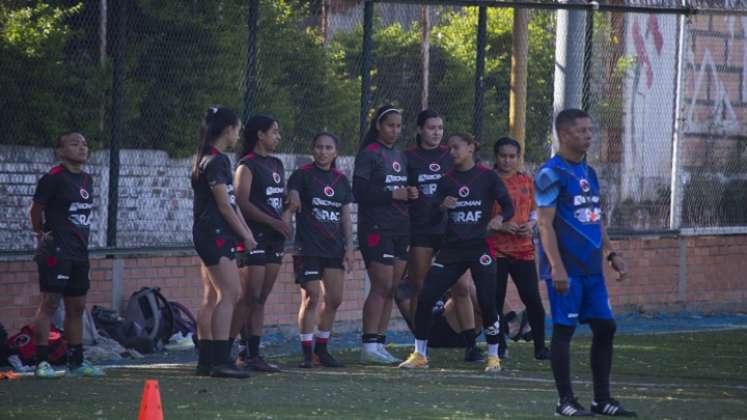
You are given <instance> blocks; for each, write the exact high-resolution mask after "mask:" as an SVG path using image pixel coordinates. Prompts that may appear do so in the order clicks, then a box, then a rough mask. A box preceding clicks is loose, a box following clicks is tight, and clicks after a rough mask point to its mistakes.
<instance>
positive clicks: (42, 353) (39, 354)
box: [36, 345, 49, 363]
mask: <svg viewBox="0 0 747 420" xmlns="http://www.w3.org/2000/svg"><path fill="white" fill-rule="evenodd" d="M47 361H49V346H39V345H37V346H36V363H41V362H47Z"/></svg>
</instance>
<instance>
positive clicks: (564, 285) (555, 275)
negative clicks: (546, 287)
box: [551, 267, 568, 295]
mask: <svg viewBox="0 0 747 420" xmlns="http://www.w3.org/2000/svg"><path fill="white" fill-rule="evenodd" d="M551 271H552V287H554V288H555V291H556V292H558V294H561V295H564V294H566V293H567V292H568V273H566V271H565V267H557V268H556V267H553V268H552V270H551Z"/></svg>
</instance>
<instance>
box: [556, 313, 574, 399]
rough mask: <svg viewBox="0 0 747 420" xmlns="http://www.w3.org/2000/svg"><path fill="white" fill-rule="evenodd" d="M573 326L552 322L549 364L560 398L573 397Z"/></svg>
mask: <svg viewBox="0 0 747 420" xmlns="http://www.w3.org/2000/svg"><path fill="white" fill-rule="evenodd" d="M575 330H576V328H575V327H568V326H565V325H560V324H553V327H552V340H551V342H550V346H551V348H550V364H551V366H552V373H553V376H555V386H556V387H557V388H558V395H559V396H560V399H561V400H565V399H566V398H573V388H572V387H571V337H573V332H574V331H575Z"/></svg>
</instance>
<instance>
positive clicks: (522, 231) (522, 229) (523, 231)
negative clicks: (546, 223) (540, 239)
mask: <svg viewBox="0 0 747 420" xmlns="http://www.w3.org/2000/svg"><path fill="white" fill-rule="evenodd" d="M536 224H537V222H534V221H532V222H527V223H524V224H523V225H520V226H519V230H518V231H517V232H516V233H518V234H519V235H521V236H532V231H533V230H534V226H535V225H536Z"/></svg>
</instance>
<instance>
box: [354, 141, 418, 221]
mask: <svg viewBox="0 0 747 420" xmlns="http://www.w3.org/2000/svg"><path fill="white" fill-rule="evenodd" d="M360 180H363V182H366V183H368V185H369V188H370V189H371V190H372V191H371V193H372V194H370V196H369V195H368V194H361V193H359V188H358V187H356V186H355V185H354V186H353V187H354V190H355V191H356V194H358V195H360V196H358V195H356V197H355V199H356V201H357V202H358V227H359V229H360V228H361V227H362V228H363V229H366V230H375V231H380V232H386V233H394V234H402V235H409V233H410V215H409V211H408V208H407V207H408V205H407V203H406V202H404V201H398V200H393V199H392V198H391V192H392V191H394V190H396V189H398V188H405V187H407V158H406V157H405V155H404V153H402V152H401V151H399V150H397V149H395V148H389V147H386V146H384V145H382V144H381V143H378V142H375V143H371V144H369V145H368V146H366V147H365V148H364V149H363V150H361V151H360V152H358V156H356V157H355V171H354V172H353V183H358V182H360ZM382 196H383V197H386V198H385V199H381V198H380V197H382Z"/></svg>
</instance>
